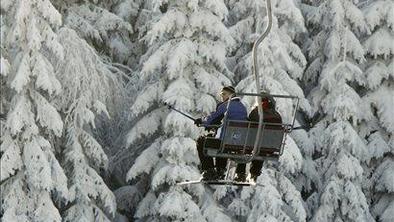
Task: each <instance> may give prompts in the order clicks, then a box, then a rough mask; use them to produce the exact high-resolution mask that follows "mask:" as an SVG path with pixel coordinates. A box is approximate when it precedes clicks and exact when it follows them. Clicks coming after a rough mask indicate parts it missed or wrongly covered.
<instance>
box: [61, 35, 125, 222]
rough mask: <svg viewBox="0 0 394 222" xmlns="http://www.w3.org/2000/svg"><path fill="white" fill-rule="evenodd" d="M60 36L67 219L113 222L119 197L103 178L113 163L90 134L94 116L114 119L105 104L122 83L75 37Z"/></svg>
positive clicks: (65, 215)
mask: <svg viewBox="0 0 394 222" xmlns="http://www.w3.org/2000/svg"><path fill="white" fill-rule="evenodd" d="M58 36H59V42H60V44H61V45H63V47H64V59H63V60H62V61H59V62H58V63H57V66H56V75H57V77H58V79H59V80H60V81H61V82H62V83H63V91H62V94H60V95H59V96H58V97H57V98H56V104H57V106H58V109H59V110H60V112H61V114H62V116H63V118H64V126H65V127H64V128H65V132H64V135H63V140H62V144H61V147H62V149H63V153H62V155H63V161H62V165H63V166H64V168H65V171H66V175H67V178H68V184H69V191H70V195H69V200H70V203H68V205H67V206H66V207H65V209H64V210H63V215H62V216H63V219H64V220H65V221H110V220H109V219H110V218H112V217H114V215H115V211H116V203H115V196H114V194H113V193H112V192H111V191H110V190H109V188H108V187H107V185H106V184H105V183H104V181H103V179H102V178H101V176H100V174H99V173H100V172H103V171H105V170H106V168H107V167H108V158H107V156H106V154H105V153H104V151H103V149H102V147H101V145H100V144H99V143H98V142H97V141H96V139H95V138H94V137H93V136H92V133H91V131H92V129H93V128H94V127H95V116H97V115H107V116H109V114H108V111H107V109H106V106H105V104H106V102H107V101H108V100H110V99H111V98H112V96H113V95H114V92H113V88H115V86H116V85H117V83H116V82H117V79H116V78H114V77H113V74H112V73H111V72H110V70H109V69H108V68H107V66H106V65H105V64H104V63H103V61H102V59H101V58H100V57H99V55H98V54H97V53H96V52H95V50H94V49H93V48H92V47H91V46H89V45H88V44H87V42H86V41H85V40H83V39H81V38H80V37H79V36H78V35H77V33H76V32H75V31H73V30H71V29H69V28H62V29H60V30H59V32H58Z"/></svg>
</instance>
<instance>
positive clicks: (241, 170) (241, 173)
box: [234, 163, 246, 181]
mask: <svg viewBox="0 0 394 222" xmlns="http://www.w3.org/2000/svg"><path fill="white" fill-rule="evenodd" d="M245 168H246V164H245V163H239V164H238V165H237V168H236V169H235V173H236V174H237V176H236V177H235V179H234V180H235V181H245V180H246V174H245Z"/></svg>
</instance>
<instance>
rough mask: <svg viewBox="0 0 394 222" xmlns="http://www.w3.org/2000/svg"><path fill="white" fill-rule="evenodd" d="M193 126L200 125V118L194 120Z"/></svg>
mask: <svg viewBox="0 0 394 222" xmlns="http://www.w3.org/2000/svg"><path fill="white" fill-rule="evenodd" d="M194 124H195V125H197V126H200V125H201V124H202V119H201V118H197V119H195V120H194Z"/></svg>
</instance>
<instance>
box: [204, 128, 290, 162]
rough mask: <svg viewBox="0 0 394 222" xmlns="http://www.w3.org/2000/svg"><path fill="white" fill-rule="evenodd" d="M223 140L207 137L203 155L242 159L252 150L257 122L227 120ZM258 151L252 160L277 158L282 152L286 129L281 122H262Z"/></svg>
mask: <svg viewBox="0 0 394 222" xmlns="http://www.w3.org/2000/svg"><path fill="white" fill-rule="evenodd" d="M224 130H225V132H224V135H223V140H220V139H217V138H213V137H207V138H206V139H205V142H204V153H205V155H208V156H212V157H224V158H231V159H234V160H236V159H242V158H244V157H245V155H249V154H251V153H252V151H253V147H254V143H255V139H256V134H257V130H258V122H252V121H228V122H227V124H226V125H225V126H224ZM261 134H262V138H261V139H260V152H259V153H258V154H257V155H256V156H255V157H254V160H264V159H274V160H275V159H278V158H279V156H280V155H281V154H282V151H283V146H284V138H285V135H286V130H285V127H284V125H283V124H281V123H263V124H262V130H261Z"/></svg>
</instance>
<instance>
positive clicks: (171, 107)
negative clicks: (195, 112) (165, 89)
mask: <svg viewBox="0 0 394 222" xmlns="http://www.w3.org/2000/svg"><path fill="white" fill-rule="evenodd" d="M164 105H166V106H167V107H168V109H172V110H174V111H176V112H178V113H180V114H182V115H183V116H186V117H187V118H189V119H191V120H193V121H196V119H195V118H193V117H191V116H190V115H187V114H186V113H184V112H182V111H179V110H177V109H175V108H174V107H173V106H171V105H170V104H167V103H164Z"/></svg>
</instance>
